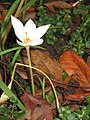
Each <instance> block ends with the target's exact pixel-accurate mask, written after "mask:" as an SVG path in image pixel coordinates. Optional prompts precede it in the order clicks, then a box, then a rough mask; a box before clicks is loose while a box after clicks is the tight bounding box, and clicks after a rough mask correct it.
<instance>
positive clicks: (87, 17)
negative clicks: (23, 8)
mask: <svg viewBox="0 0 90 120" xmlns="http://www.w3.org/2000/svg"><path fill="white" fill-rule="evenodd" d="M89 9H90V5H81V6H78V7H75V8H74V9H73V10H70V9H60V11H59V12H58V13H57V14H52V15H48V14H47V12H46V10H45V9H44V7H43V6H40V7H38V13H37V15H38V22H37V21H36V22H37V25H38V26H41V25H43V24H51V27H50V29H49V30H48V31H47V33H46V35H45V40H46V42H47V43H48V44H52V45H54V44H55V43H56V42H57V40H58V39H60V36H61V35H66V33H67V28H68V27H69V25H70V24H71V22H72V20H73V19H74V18H75V17H76V16H81V24H80V25H79V27H78V28H77V29H76V30H75V31H74V32H72V33H71V34H70V39H69V44H70V45H71V46H72V50H73V51H75V52H77V53H78V54H79V55H80V56H82V55H83V54H84V53H85V52H87V53H88V54H90V34H89V33H90V14H89ZM67 42H68V41H67Z"/></svg>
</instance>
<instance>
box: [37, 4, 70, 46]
mask: <svg viewBox="0 0 90 120" xmlns="http://www.w3.org/2000/svg"><path fill="white" fill-rule="evenodd" d="M69 13H70V10H68V9H62V10H60V11H59V13H58V14H53V15H51V16H50V15H47V13H46V10H45V9H44V7H43V6H40V7H38V13H37V15H38V17H39V19H38V22H37V21H36V22H37V25H38V26H41V25H44V24H51V27H50V29H49V30H48V32H47V34H46V35H45V39H46V42H47V43H48V44H52V45H54V44H55V42H56V41H57V39H58V35H57V34H59V35H60V34H63V35H65V34H66V32H67V28H68V26H69V24H70V22H71V16H70V15H69ZM65 14H67V18H66V19H64V15H65Z"/></svg>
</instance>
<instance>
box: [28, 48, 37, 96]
mask: <svg viewBox="0 0 90 120" xmlns="http://www.w3.org/2000/svg"><path fill="white" fill-rule="evenodd" d="M29 48H30V46H26V51H27V57H28V64H29V66H30V67H29V68H30V76H31V86H32V94H33V95H35V89H34V79H33V72H32V67H31V59H30V49H29Z"/></svg>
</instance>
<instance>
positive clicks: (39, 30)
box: [34, 24, 50, 38]
mask: <svg viewBox="0 0 90 120" xmlns="http://www.w3.org/2000/svg"><path fill="white" fill-rule="evenodd" d="M49 27H50V24H49V25H44V26H41V27H38V28H37V29H36V31H35V34H34V36H35V38H41V37H42V36H43V35H44V34H45V33H46V32H47V30H48V28H49Z"/></svg>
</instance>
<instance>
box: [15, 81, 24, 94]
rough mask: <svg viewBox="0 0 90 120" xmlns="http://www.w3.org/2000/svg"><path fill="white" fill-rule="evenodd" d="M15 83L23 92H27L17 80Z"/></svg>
mask: <svg viewBox="0 0 90 120" xmlns="http://www.w3.org/2000/svg"><path fill="white" fill-rule="evenodd" d="M13 81H14V82H15V83H16V84H17V85H18V86H19V87H20V88H21V89H22V90H23V92H25V90H24V89H23V87H22V86H21V85H20V84H19V83H18V82H17V81H16V80H13Z"/></svg>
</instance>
